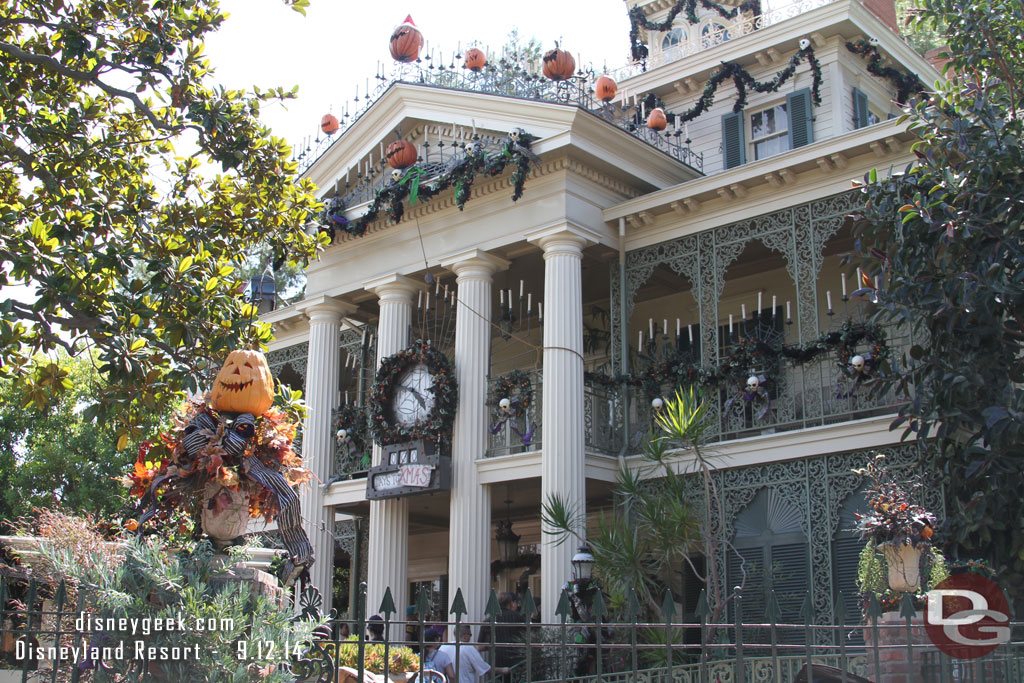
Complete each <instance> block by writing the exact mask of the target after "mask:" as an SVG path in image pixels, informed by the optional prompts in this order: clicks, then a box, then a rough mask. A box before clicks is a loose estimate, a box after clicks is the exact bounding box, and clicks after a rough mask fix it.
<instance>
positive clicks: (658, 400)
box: [651, 397, 665, 410]
mask: <svg viewBox="0 0 1024 683" xmlns="http://www.w3.org/2000/svg"><path fill="white" fill-rule="evenodd" d="M651 407H652V408H654V409H655V410H661V409H662V408H664V407H665V402H664V401H662V400H661V397H655V399H654V400H653V401H651Z"/></svg>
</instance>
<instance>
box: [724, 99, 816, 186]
mask: <svg viewBox="0 0 1024 683" xmlns="http://www.w3.org/2000/svg"><path fill="white" fill-rule="evenodd" d="M813 122H814V119H813V117H812V116H811V91H810V89H808V88H804V89H803V90H797V91H796V92H794V93H790V94H789V95H787V96H786V101H785V103H780V104H776V105H774V106H772V107H768V108H766V109H762V110H760V111H756V112H754V113H752V114H749V115H747V114H744V113H743V112H742V111H741V112H737V113H730V114H726V115H725V116H723V117H722V156H723V160H722V166H723V168H725V169H730V168H735V167H736V166H739V165H741V164H743V163H746V160H747V156H748V155H752V158H753V159H754V160H757V159H767V158H768V157H771V156H774V155H776V154H780V153H782V152H785V151H787V150H790V149H796V148H797V147H803V146H804V145H809V144H811V143H812V142H814V128H813ZM748 140H749V142H747V141H748Z"/></svg>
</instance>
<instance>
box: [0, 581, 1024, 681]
mask: <svg viewBox="0 0 1024 683" xmlns="http://www.w3.org/2000/svg"><path fill="white" fill-rule="evenodd" d="M745 592H746V593H747V594H748V595H756V594H757V593H762V592H763V593H764V600H760V599H758V600H756V601H755V602H753V603H751V605H749V606H750V607H752V606H753V605H754V604H762V605H764V607H763V609H762V612H763V613H761V614H753V613H752V612H751V610H750V609H746V608H743V607H739V606H738V605H739V604H743V603H742V602H740V603H734V605H733V606H731V607H730V609H729V614H728V615H727V616H726V618H725V619H724V620H723V622H724V623H721V624H712V623H709V622H708V621H707V618H708V614H707V613H706V610H704V611H702V610H697V612H700V614H696V613H694V614H682V615H681V616H680V618H679V619H676V617H675V616H674V612H675V611H676V609H677V604H678V603H676V602H675V601H674V600H673V598H672V597H671V594H667V597H666V599H665V601H664V603H663V609H662V610H661V611H662V613H663V617H664V618H663V620H659V617H657V616H655V617H654V618H653V620H650V619H651V617H650V616H646V617H645V616H643V615H642V614H641V610H640V609H639V604H638V602H637V601H636V600H635V599H627V601H626V603H625V604H624V605H619V607H618V612H617V613H616V614H617V616H618V617H619V619H618V620H613V619H606V616H608V615H606V613H605V612H606V610H605V609H604V608H603V601H602V605H601V606H598V605H597V603H596V601H595V604H594V605H593V606H591V608H590V609H589V612H590V613H591V614H592V617H591V619H590V621H584V620H581V619H580V618H579V616H578V615H579V614H580V609H579V608H578V606H577V603H578V602H579V600H580V596H579V595H570V593H569V591H568V590H566V591H563V593H562V596H561V599H560V601H559V610H558V611H557V613H558V615H559V621H558V622H556V623H553V624H542V623H539V622H536V621H532V620H531V619H529V617H530V616H531V615H527V614H525V613H523V612H520V611H519V610H516V611H509V610H502V609H500V608H499V607H498V601H497V597H496V596H495V594H494V592H493V591H492V592H491V595H490V599H489V600H488V609H487V610H486V614H485V615H484V620H483V621H470V620H468V619H466V618H465V616H466V615H465V609H466V608H465V601H464V600H463V599H462V593H461V591H458V590H457V591H456V592H455V597H454V598H453V599H452V605H451V609H450V610H448V614H441V613H440V611H438V613H434V612H432V611H431V610H432V608H431V606H430V602H429V601H428V600H427V599H426V597H425V595H424V594H422V593H421V594H420V595H419V596H418V597H417V599H416V601H415V606H414V608H413V612H412V614H411V615H408V616H406V610H405V609H398V607H397V606H396V605H395V604H394V601H393V600H392V599H391V592H390V590H388V591H386V592H385V597H384V601H383V602H382V604H381V605H379V606H375V609H373V610H371V611H373V612H374V613H376V614H377V615H379V616H380V621H378V622H371V621H370V620H369V619H368V617H367V614H368V612H367V605H366V586H365V584H362V585H361V586H360V588H359V591H358V594H357V599H356V605H355V610H354V612H353V613H352V614H350V615H348V618H344V619H333V620H330V621H328V622H327V624H326V626H327V627H328V628H321V629H318V633H319V634H320V636H318V637H317V639H316V640H315V641H313V642H310V643H304V644H301V646H300V647H299V651H300V652H299V654H298V655H295V654H294V653H295V652H296V650H295V648H290V652H291V653H292V656H291V657H290V658H289V659H288V660H287V661H282V662H281V663H280V664H281V666H283V667H285V668H286V669H287V670H289V671H291V672H292V675H293V676H294V679H293V680H295V682H296V683H307V682H311V681H316V682H317V683H343V682H344V681H347V680H353V679H354V680H356V681H380V680H384V681H386V680H388V679H387V675H389V674H390V675H391V676H392V680H397V679H401V680H404V676H405V673H406V672H404V671H394V670H390V669H391V668H392V667H393V665H394V663H396V662H399V661H405V662H407V663H408V664H410V665H411V666H412V668H414V669H422V667H424V665H428V666H429V663H430V662H429V660H430V657H429V651H428V650H427V649H426V646H427V644H428V641H429V637H428V630H429V629H435V630H442V629H443V630H444V637H443V642H446V643H450V644H451V645H452V646H453V648H452V649H453V650H454V651H455V655H456V656H455V657H454V659H453V664H452V666H453V668H455V667H456V666H458V667H459V668H461V667H463V666H466V665H467V661H468V660H467V659H463V658H462V657H461V654H460V653H462V651H463V649H464V648H469V647H477V646H480V649H482V651H483V655H484V657H485V658H487V659H489V660H490V661H491V662H494V661H495V659H496V658H499V657H500V658H501V661H502V662H503V666H504V665H508V666H509V668H510V670H511V673H510V674H509V676H508V677H507V680H508V681H509V683H538V682H542V681H543V682H546V681H574V682H578V683H599V682H603V683H632V682H633V681H641V680H642V681H647V682H651V683H658V682H666V683H698V682H700V683H704V682H707V683H711V682H713V681H720V680H721V681H734V682H741V681H773V682H776V683H789V682H791V681H792V682H794V683H796V682H798V681H807V680H808V676H807V673H806V672H807V671H808V670H809V669H810V670H811V671H812V672H813V679H814V680H816V681H836V682H838V681H847V682H848V683H857V682H863V681H878V680H887V678H886V676H887V675H888V674H887V673H886V671H887V667H891V666H895V665H894V664H893V663H894V662H895V663H897V664H900V663H903V664H905V663H906V662H907V661H908V659H909V661H911V662H913V665H912V667H911V670H912V671H916V672H918V673H919V675H920V678H919V679H915V680H922V681H928V682H929V683H932V682H934V683H953V682H954V681H957V682H959V681H966V680H971V681H975V680H976V681H1005V682H1007V683H1009V682H1013V681H1024V623H1022V622H1016V621H1013V622H1010V623H1009V626H1010V629H1011V638H1010V642H1009V643H1005V644H1002V645H999V646H998V647H997V648H996V649H995V650H993V651H992V652H991V653H989V654H986V655H985V656H983V657H981V658H978V659H951V658H950V657H948V656H946V655H945V654H943V653H942V652H941V651H940V650H938V649H937V648H936V647H935V646H934V645H933V644H932V643H931V642H930V641H929V639H928V637H927V636H926V635H925V634H924V633H923V631H924V629H923V627H922V624H921V621H920V617H919V616H912V615H913V614H914V613H913V611H907V610H902V611H901V612H898V613H897V612H890V613H888V614H885V615H880V614H879V611H878V610H877V608H876V607H877V605H878V602H877V597H876V596H870V599H869V600H868V602H867V605H868V607H867V609H866V615H865V616H863V617H861V618H857V619H853V618H851V619H849V621H851V622H856V623H851V624H844V623H843V622H844V621H847V619H846V617H845V616H843V615H842V614H840V615H839V616H838V617H837V619H836V620H835V621H836V623H833V624H820V623H812V622H813V619H810V618H809V617H810V616H811V615H810V614H809V613H808V612H807V610H806V609H803V610H801V612H802V613H804V618H803V619H800V618H797V617H798V615H796V614H794V613H792V612H789V613H784V612H783V613H781V614H780V609H779V607H778V605H779V604H780V601H779V600H778V599H777V597H776V594H775V593H776V592H775V591H774V590H771V589H768V590H763V587H748V588H747V589H746V591H745ZM67 595H68V593H67V591H66V588H65V586H64V584H63V583H61V584H58V585H57V586H53V585H47V584H45V583H40V582H37V581H35V580H31V579H28V580H27V579H26V578H24V577H8V578H7V579H5V580H4V581H2V582H0V598H2V601H0V626H2V628H0V636H2V639H0V642H2V643H3V645H2V648H3V659H2V660H0V680H4V681H8V680H14V681H21V682H22V683H26V682H27V681H39V680H43V681H51V683H52V682H55V681H70V682H71V683H75V682H76V681H97V682H99V681H113V680H115V678H114V676H113V674H111V673H109V672H107V671H105V670H104V669H103V668H102V667H100V668H95V667H92V668H90V667H88V666H86V667H80V666H78V664H79V662H73V661H70V660H69V659H64V660H60V659H55V658H48V654H47V653H48V652H49V648H50V647H54V646H56V645H64V646H68V647H79V648H82V647H84V646H86V645H88V644H89V643H90V639H91V638H93V636H94V635H95V634H92V633H90V632H88V631H79V630H78V623H85V622H79V619H78V618H79V617H80V616H81V615H82V614H83V611H82V610H83V605H85V604H86V601H85V590H83V589H81V588H79V590H78V600H77V604H75V605H72V604H69V602H68V600H67ZM628 597H629V598H633V597H634V596H628ZM792 597H793V596H786V600H784V601H782V602H783V603H784V604H793V601H792ZM840 601H841V596H840ZM803 602H804V605H805V607H806V606H808V605H810V604H811V601H810V599H809V597H808V598H807V599H806V600H804V601H803ZM904 603H905V604H904V606H906V604H911V601H910V600H909V596H908V597H907V599H906V600H904ZM522 604H523V605H524V606H526V608H529V607H532V608H533V609H534V610H536V609H537V604H536V602H535V601H534V600H533V598H532V595H529V594H527V595H526V596H524V598H523V602H522ZM630 605H632V607H630ZM912 606H913V605H912V604H911V607H912ZM297 607H301V608H302V614H303V615H306V616H309V615H313V616H316V617H317V618H322V609H323V606H322V605H321V600H320V596H319V593H318V592H317V591H316V589H314V588H307V589H306V590H305V591H304V592H302V593H301V594H300V596H299V600H298V605H297ZM583 611H584V612H586V611H588V610H583ZM918 614H920V613H918ZM396 616H397V617H399V618H396ZM533 616H536V615H535V614H534V615H533ZM574 617H575V618H574ZM780 617H782V618H785V619H786V621H780ZM370 623H377V624H379V625H380V626H381V627H382V631H383V634H384V640H383V641H381V642H371V641H370V640H368V637H367V627H368V625H369V624H370ZM342 624H346V625H347V626H348V627H349V630H350V632H351V633H352V636H351V637H350V638H349V639H348V640H342V639H341V638H340V636H339V634H340V629H341V625H342ZM460 625H468V626H470V627H471V629H472V632H471V635H472V637H471V640H470V641H469V642H467V643H463V642H454V641H453V640H452V638H453V637H454V633H455V630H456V628H457V627H458V626H460ZM481 629H483V630H482V631H481ZM328 632H329V633H331V634H332V635H331V636H330V637H328V636H327V634H328ZM712 634H713V635H712ZM907 634H910V635H911V637H910V638H908V637H907ZM114 635H115V636H116V634H114ZM104 636H105V637H113V636H111V634H110V633H105V634H104ZM185 636H186V637H187V636H188V634H185ZM138 637H140V638H145V637H146V636H145V635H140V636H138ZM29 644H31V645H32V646H33V647H32V651H31V652H32V655H33V656H31V657H26V656H23V653H24V652H25V650H26V648H27V646H28V645H29ZM36 648H41V649H39V650H37V649H36ZM399 648H411V652H410V651H407V650H401V649H399ZM19 653H22V654H21V655H19ZM39 653H42V654H43V656H42V657H37V656H35V655H37V654H39ZM425 653H427V654H426V655H425ZM367 663H369V664H370V666H371V667H372V668H376V669H381V670H380V671H367ZM348 664H350V665H351V666H348V667H347V669H346V668H343V667H345V666H346V665H348ZM879 671H880V672H881V675H879V673H878V672H879ZM346 672H347V673H346ZM134 675H135V676H136V678H134V679H131V680H149V679H147V678H146V677H147V676H151V675H155V674H154V671H153V669H152V667H149V666H143V667H136V673H135V674H134ZM396 676H397V679H396V678H395V677H396ZM158 679H159V678H157V679H152V680H158ZM117 680H128V679H124V678H123V677H122V678H118V679H117ZM421 680H428V681H433V682H436V683H448V681H447V679H446V678H445V677H444V676H443V672H441V673H440V674H437V675H431V676H424V677H422V679H421Z"/></svg>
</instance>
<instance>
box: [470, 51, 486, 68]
mask: <svg viewBox="0 0 1024 683" xmlns="http://www.w3.org/2000/svg"><path fill="white" fill-rule="evenodd" d="M485 66H487V55H485V54H484V51H483V50H481V49H480V48H478V47H471V48H469V49H468V50H466V68H467V69H469V70H470V71H480V70H481V69H483V68H484V67H485Z"/></svg>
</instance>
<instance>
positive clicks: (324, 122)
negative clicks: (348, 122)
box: [320, 114, 339, 135]
mask: <svg viewBox="0 0 1024 683" xmlns="http://www.w3.org/2000/svg"><path fill="white" fill-rule="evenodd" d="M338 125H339V124H338V117H337V116H335V115H334V114H324V117H323V118H322V119H320V130H322V131H323V132H325V133H327V134H328V135H334V134H335V133H337V132H338Z"/></svg>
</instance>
